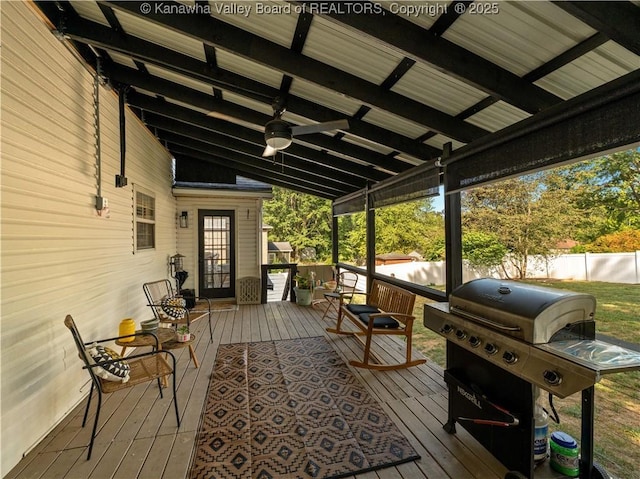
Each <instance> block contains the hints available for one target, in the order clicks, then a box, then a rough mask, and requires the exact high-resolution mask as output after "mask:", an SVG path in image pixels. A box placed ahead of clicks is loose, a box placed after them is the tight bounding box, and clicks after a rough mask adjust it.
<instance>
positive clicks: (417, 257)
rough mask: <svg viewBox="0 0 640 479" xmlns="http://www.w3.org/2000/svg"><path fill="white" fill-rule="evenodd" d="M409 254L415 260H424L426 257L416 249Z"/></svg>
mask: <svg viewBox="0 0 640 479" xmlns="http://www.w3.org/2000/svg"><path fill="white" fill-rule="evenodd" d="M408 256H411V257H412V258H413V259H414V260H415V261H422V260H423V259H424V257H423V256H422V255H421V254H420V253H418V252H417V251H415V250H414V251H412V252H411V253H409V254H408Z"/></svg>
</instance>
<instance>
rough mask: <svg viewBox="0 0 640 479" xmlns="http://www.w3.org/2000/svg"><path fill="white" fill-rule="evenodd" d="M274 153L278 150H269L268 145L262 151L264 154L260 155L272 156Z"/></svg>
mask: <svg viewBox="0 0 640 479" xmlns="http://www.w3.org/2000/svg"><path fill="white" fill-rule="evenodd" d="M276 151H278V150H276V149H275V148H271V147H270V146H269V145H267V146H266V147H265V149H264V152H263V153H262V156H273V155H274V154H275V152H276Z"/></svg>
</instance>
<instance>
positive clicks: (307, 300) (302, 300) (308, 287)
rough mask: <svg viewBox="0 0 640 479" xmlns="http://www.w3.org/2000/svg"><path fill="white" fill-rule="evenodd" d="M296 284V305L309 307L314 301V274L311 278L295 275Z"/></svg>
mask: <svg viewBox="0 0 640 479" xmlns="http://www.w3.org/2000/svg"><path fill="white" fill-rule="evenodd" d="M293 279H294V280H295V282H296V286H295V288H293V289H294V291H295V293H296V303H298V304H299V305H300V306H309V305H310V304H311V300H312V299H313V273H311V276H302V275H299V274H297V275H295V277H294V278H293Z"/></svg>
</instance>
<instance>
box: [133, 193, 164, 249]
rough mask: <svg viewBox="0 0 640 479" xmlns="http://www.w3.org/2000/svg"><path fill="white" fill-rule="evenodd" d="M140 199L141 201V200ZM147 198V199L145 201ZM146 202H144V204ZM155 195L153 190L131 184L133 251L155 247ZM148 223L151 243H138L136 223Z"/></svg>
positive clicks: (156, 215)
mask: <svg viewBox="0 0 640 479" xmlns="http://www.w3.org/2000/svg"><path fill="white" fill-rule="evenodd" d="M141 200H142V201H141ZM146 200H148V201H146ZM145 203H146V204H145ZM157 217H158V214H157V210H156V197H155V195H154V194H153V192H151V191H149V190H147V189H146V188H142V187H140V186H138V185H134V186H133V244H134V252H135V253H137V252H142V251H149V250H155V249H156V237H157V234H156V219H157ZM143 224H144V225H150V228H151V244H146V243H145V244H143V245H140V241H139V239H138V225H143Z"/></svg>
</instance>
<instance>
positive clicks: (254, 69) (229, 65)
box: [216, 48, 282, 88]
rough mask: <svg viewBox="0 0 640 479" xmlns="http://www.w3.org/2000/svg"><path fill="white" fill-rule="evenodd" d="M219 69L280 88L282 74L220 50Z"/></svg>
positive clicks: (218, 50)
mask: <svg viewBox="0 0 640 479" xmlns="http://www.w3.org/2000/svg"><path fill="white" fill-rule="evenodd" d="M216 60H217V62H218V67H220V68H222V69H223V70H229V71H232V72H234V73H237V74H239V75H242V76H245V77H247V78H251V79H252V80H256V81H259V82H260V83H264V84H265V85H269V86H272V87H275V88H279V87H280V82H281V81H282V73H280V72H279V71H278V70H275V69H273V68H269V67H267V66H265V65H262V64H258V63H254V62H252V61H251V60H248V59H246V58H243V57H241V56H239V55H234V54H233V53H229V52H227V51H225V50H222V49H220V48H217V49H216Z"/></svg>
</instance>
